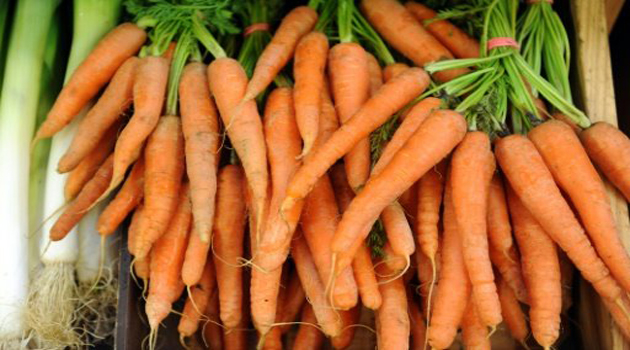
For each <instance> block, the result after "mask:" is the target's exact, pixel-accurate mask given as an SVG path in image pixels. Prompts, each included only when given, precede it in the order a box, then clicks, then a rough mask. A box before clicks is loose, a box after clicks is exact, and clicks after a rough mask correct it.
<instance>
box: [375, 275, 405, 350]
mask: <svg viewBox="0 0 630 350" xmlns="http://www.w3.org/2000/svg"><path fill="white" fill-rule="evenodd" d="M378 270H379V271H378V272H379V275H383V276H385V275H392V274H393V271H389V270H388V269H387V268H386V267H385V265H382V264H381V265H380V266H379V269H378ZM379 282H381V283H380V284H379V290H380V291H381V295H382V296H383V304H382V305H381V307H380V308H379V309H378V310H377V311H376V341H377V344H378V345H377V346H378V349H383V350H387V349H407V348H409V335H410V331H411V330H410V324H409V315H408V313H407V294H406V292H405V285H404V283H403V280H402V277H398V278H396V279H395V280H393V281H391V280H389V278H379Z"/></svg>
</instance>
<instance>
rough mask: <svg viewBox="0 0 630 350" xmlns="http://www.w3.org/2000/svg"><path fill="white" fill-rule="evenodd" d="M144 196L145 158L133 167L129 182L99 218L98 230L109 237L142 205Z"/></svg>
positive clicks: (127, 181) (128, 178)
mask: <svg viewBox="0 0 630 350" xmlns="http://www.w3.org/2000/svg"><path fill="white" fill-rule="evenodd" d="M143 196H144V158H143V157H141V158H140V159H138V161H137V162H136V164H134V165H133V168H132V169H131V172H130V173H129V176H128V177H127V180H125V183H124V184H123V186H122V188H121V189H120V191H118V193H117V194H116V197H114V199H113V200H112V201H111V202H110V203H109V204H108V205H107V207H106V208H105V210H103V212H102V213H101V215H100V216H99V218H98V224H97V230H98V233H99V234H100V235H102V236H109V235H111V234H112V233H114V231H116V229H117V228H118V226H120V223H121V222H122V221H123V220H124V219H125V217H127V215H128V214H129V213H130V212H131V211H132V210H134V209H135V208H136V207H138V205H139V204H140V201H141V200H142V197H143Z"/></svg>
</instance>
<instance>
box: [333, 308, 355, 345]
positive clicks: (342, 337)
mask: <svg viewBox="0 0 630 350" xmlns="http://www.w3.org/2000/svg"><path fill="white" fill-rule="evenodd" d="M360 316H361V308H360V306H359V305H357V306H355V307H353V308H352V309H350V310H345V311H341V312H339V317H340V318H341V324H342V327H343V328H342V332H341V334H339V335H338V336H336V337H333V338H331V339H330V343H331V345H332V346H333V348H335V349H345V348H347V347H348V346H350V344H352V341H353V340H354V331H355V330H356V329H357V328H356V327H355V325H356V323H357V322H359V317H360Z"/></svg>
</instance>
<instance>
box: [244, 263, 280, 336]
mask: <svg viewBox="0 0 630 350" xmlns="http://www.w3.org/2000/svg"><path fill="white" fill-rule="evenodd" d="M254 261H255V260H254ZM281 277H282V266H281V267H279V268H277V269H275V270H271V271H260V270H259V269H258V268H253V269H252V281H251V296H252V298H251V310H252V321H253V322H254V327H256V330H257V331H258V332H259V333H260V335H261V336H265V335H267V333H269V331H270V330H271V329H272V328H271V327H272V325H273V324H274V323H275V322H278V321H279V319H278V315H277V314H276V309H278V295H279V292H280V284H281Z"/></svg>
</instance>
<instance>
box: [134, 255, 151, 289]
mask: <svg viewBox="0 0 630 350" xmlns="http://www.w3.org/2000/svg"><path fill="white" fill-rule="evenodd" d="M133 272H134V273H135V274H136V277H137V278H139V279H141V280H142V282H143V283H144V286H145V288H146V286H148V283H149V277H150V276H151V256H150V255H148V256H147V257H145V258H144V259H134V260H133Z"/></svg>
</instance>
